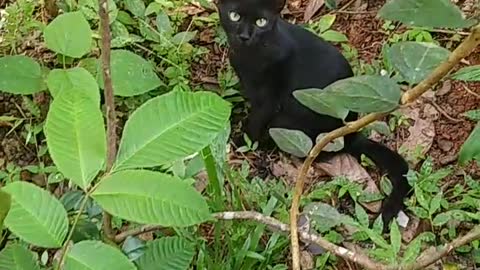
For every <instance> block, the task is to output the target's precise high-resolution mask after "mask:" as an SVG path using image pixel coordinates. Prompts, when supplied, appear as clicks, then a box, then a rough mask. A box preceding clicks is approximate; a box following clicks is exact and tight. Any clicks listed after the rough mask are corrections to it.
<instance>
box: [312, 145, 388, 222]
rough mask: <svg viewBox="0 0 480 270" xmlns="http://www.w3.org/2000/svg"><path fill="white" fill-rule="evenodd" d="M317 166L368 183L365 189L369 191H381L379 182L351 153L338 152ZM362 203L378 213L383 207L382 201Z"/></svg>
mask: <svg viewBox="0 0 480 270" xmlns="http://www.w3.org/2000/svg"><path fill="white" fill-rule="evenodd" d="M314 166H315V168H319V169H321V170H323V171H325V172H326V173H327V174H328V175H330V176H332V177H336V176H344V177H346V178H348V179H350V180H351V181H354V182H357V183H360V184H366V188H365V191H367V192H369V193H375V192H379V189H378V187H377V184H376V183H375V181H373V179H372V177H371V176H370V175H369V174H368V172H367V171H366V170H365V168H363V167H362V166H361V165H360V164H359V163H358V161H357V160H356V159H355V158H354V157H352V156H351V155H349V154H338V155H335V156H334V157H332V158H331V159H330V160H329V161H327V162H319V163H316V164H315V165H314ZM362 205H363V206H364V207H365V208H367V209H368V210H370V211H371V212H374V213H378V212H379V211H380V208H381V206H382V205H381V202H380V201H376V202H371V203H362Z"/></svg>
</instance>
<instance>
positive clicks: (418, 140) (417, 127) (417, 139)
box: [400, 103, 439, 166]
mask: <svg viewBox="0 0 480 270" xmlns="http://www.w3.org/2000/svg"><path fill="white" fill-rule="evenodd" d="M421 106H422V105H421V104H419V103H415V104H413V105H410V106H407V107H404V108H401V109H400V112H402V113H403V114H404V115H405V116H406V117H407V118H409V119H412V120H414V121H415V123H414V124H413V125H412V126H410V127H409V128H408V132H409V133H410V135H409V136H408V138H407V139H406V140H405V141H404V142H403V144H402V145H401V147H400V148H401V149H402V151H403V153H404V155H405V156H406V159H407V161H408V162H410V164H411V165H413V166H415V165H416V164H417V163H418V162H419V161H420V157H421V156H424V155H425V154H426V153H427V152H428V151H429V150H430V147H432V144H433V139H434V138H435V125H434V123H433V121H434V120H435V119H436V118H437V117H439V114H438V112H437V111H436V109H435V108H433V106H429V107H427V106H425V108H426V110H424V111H423V112H424V113H423V114H421V113H420V112H421V108H420V107H421Z"/></svg>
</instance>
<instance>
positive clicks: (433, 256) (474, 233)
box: [401, 226, 480, 270]
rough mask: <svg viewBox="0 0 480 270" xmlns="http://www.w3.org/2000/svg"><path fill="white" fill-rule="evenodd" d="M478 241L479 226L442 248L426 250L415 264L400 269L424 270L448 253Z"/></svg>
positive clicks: (479, 236) (479, 237) (479, 235)
mask: <svg viewBox="0 0 480 270" xmlns="http://www.w3.org/2000/svg"><path fill="white" fill-rule="evenodd" d="M477 239H480V226H475V227H474V228H473V229H471V230H470V231H469V232H468V233H467V234H465V235H464V236H462V237H459V238H457V239H455V240H453V241H452V242H450V243H448V244H445V245H444V246H443V247H442V248H440V249H439V250H437V251H435V249H427V250H426V251H424V252H423V253H422V254H421V255H420V256H419V257H418V259H417V261H416V262H414V263H412V264H409V265H406V266H404V267H402V268H401V269H402V270H416V269H425V268H426V267H427V266H429V265H431V264H432V263H434V262H436V261H438V260H440V259H441V258H443V257H445V256H446V255H447V254H448V253H450V252H452V251H453V250H455V249H456V248H458V247H461V246H463V245H465V244H468V243H470V242H472V241H474V240H477Z"/></svg>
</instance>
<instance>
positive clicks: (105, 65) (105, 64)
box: [98, 0, 117, 239]
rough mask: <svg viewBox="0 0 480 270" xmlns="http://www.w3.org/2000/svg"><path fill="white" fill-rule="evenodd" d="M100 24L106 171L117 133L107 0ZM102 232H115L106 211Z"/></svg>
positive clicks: (102, 1)
mask: <svg viewBox="0 0 480 270" xmlns="http://www.w3.org/2000/svg"><path fill="white" fill-rule="evenodd" d="M98 5H99V9H98V10H99V16H100V26H101V35H102V42H101V43H102V49H101V52H102V72H103V81H104V95H105V109H106V115H107V163H106V172H107V173H108V172H110V170H111V169H112V167H113V163H114V162H115V156H116V154H117V133H116V116H115V100H114V96H113V86H112V76H111V69H110V40H111V34H110V24H109V18H108V2H107V0H100V1H98ZM102 228H103V233H104V234H105V236H106V237H107V238H108V239H113V238H114V237H115V234H114V232H113V229H112V216H111V215H110V214H109V213H107V212H106V211H104V212H103V224H102Z"/></svg>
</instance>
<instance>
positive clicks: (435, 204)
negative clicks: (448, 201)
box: [429, 192, 443, 215]
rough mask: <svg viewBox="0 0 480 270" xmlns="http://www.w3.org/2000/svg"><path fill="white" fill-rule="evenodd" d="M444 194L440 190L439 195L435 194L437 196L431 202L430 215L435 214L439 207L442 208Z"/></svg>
mask: <svg viewBox="0 0 480 270" xmlns="http://www.w3.org/2000/svg"><path fill="white" fill-rule="evenodd" d="M442 196H443V193H442V192H439V193H437V195H435V197H433V199H432V201H431V202H430V210H429V212H430V215H433V214H434V213H435V212H437V211H438V209H440V202H441V201H442Z"/></svg>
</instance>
